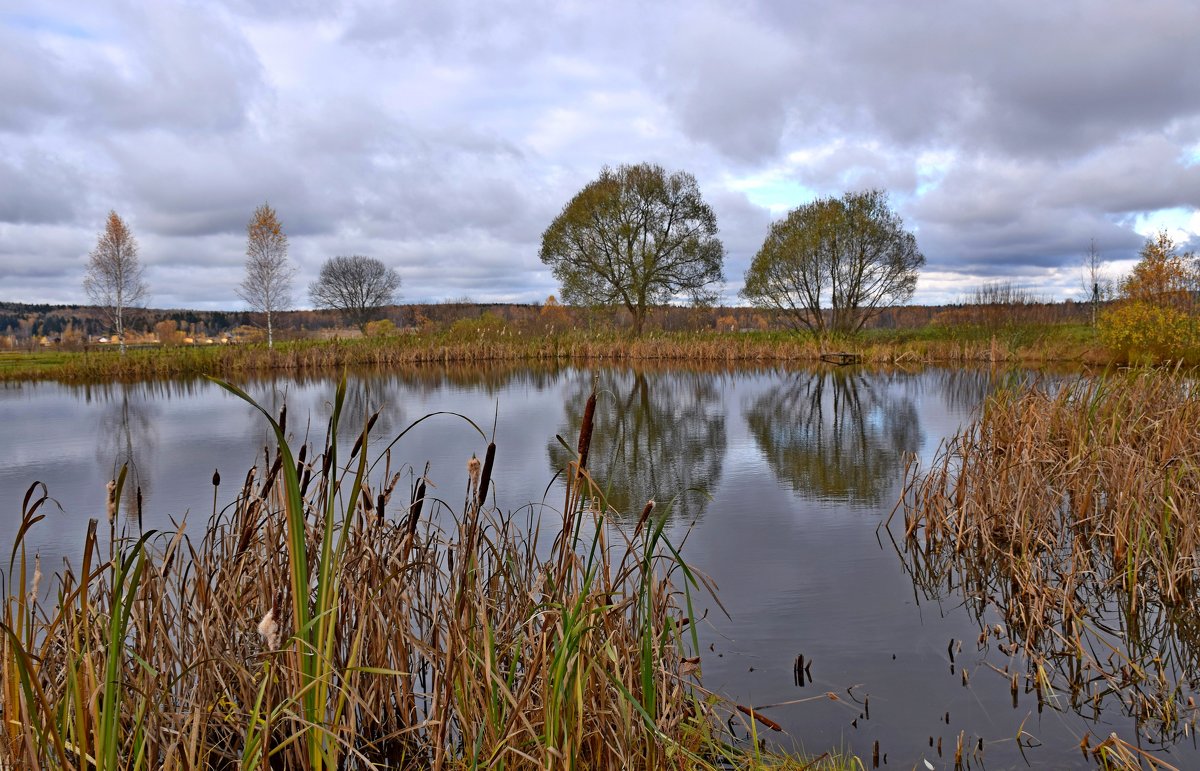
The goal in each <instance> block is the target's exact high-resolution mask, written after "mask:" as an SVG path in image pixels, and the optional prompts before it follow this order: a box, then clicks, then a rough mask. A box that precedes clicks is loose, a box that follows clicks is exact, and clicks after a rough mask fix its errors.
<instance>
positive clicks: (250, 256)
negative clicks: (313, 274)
mask: <svg viewBox="0 0 1200 771" xmlns="http://www.w3.org/2000/svg"><path fill="white" fill-rule="evenodd" d="M287 248H288V239H287V235H286V234H285V233H284V232H283V226H282V225H280V224H279V218H278V217H277V216H275V210H274V209H272V208H271V207H270V205H269V204H265V203H264V204H263V205H262V206H259V207H258V208H257V209H255V210H254V216H252V217H251V218H250V222H249V223H248V224H247V225H246V277H245V278H244V279H242V283H241V285H240V286H239V287H238V290H237V293H238V296H239V297H241V298H242V299H243V300H245V301H246V304H247V305H249V306H250V309H251V310H254V311H258V312H259V313H262V314H264V315H265V316H266V317H267V319H266V320H267V347H268V348H271V347H274V345H275V330H274V326H273V324H272V319H271V317H272V315H274V314H276V313H278V312H279V311H282V310H287V308H288V307H290V306H291V304H292V278H293V277H294V276H295V275H296V269H295V268H294V267H293V266H292V265H291V264H290V263H289V262H288V258H287Z"/></svg>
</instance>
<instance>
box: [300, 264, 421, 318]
mask: <svg viewBox="0 0 1200 771" xmlns="http://www.w3.org/2000/svg"><path fill="white" fill-rule="evenodd" d="M399 288H400V274H398V273H397V272H396V271H395V270H394V269H393V268H389V267H388V266H386V265H384V264H383V262H382V261H381V260H378V259H376V258H374V257H364V256H362V255H360V254H356V255H354V256H352V257H331V258H330V259H328V260H326V261H325V264H324V265H322V266H321V273H320V275H319V276H317V280H316V281H314V282H313V283H312V284H311V285H310V286H309V288H308V296H309V297H310V298H311V299H312V302H313V305H315V306H317V307H318V308H330V309H332V310H336V311H341V312H342V315H344V316H345V317H346V320H347V321H349V322H350V323H351V324H356V325H357V326H359V327H365V326H366V324H367V322H368V321H370V320H371V317H372V316H373V315H375V312H376V310H377V309H379V308H381V307H382V306H384V305H391V304H393V303H394V302H395V301H396V290H398V289H399Z"/></svg>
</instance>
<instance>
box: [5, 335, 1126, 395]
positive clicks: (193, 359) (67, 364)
mask: <svg viewBox="0 0 1200 771" xmlns="http://www.w3.org/2000/svg"><path fill="white" fill-rule="evenodd" d="M832 352H846V353H850V354H854V355H855V357H856V359H857V362H858V363H860V364H869V365H888V366H892V365H905V364H921V365H925V364H935V365H936V364H943V365H945V364H950V365H964V364H972V365H997V364H1007V365H1013V364H1018V365H1026V366H1045V365H1067V366H1071V367H1081V368H1094V367H1104V366H1108V365H1112V364H1118V363H1121V362H1119V361H1118V360H1117V358H1116V357H1114V356H1112V355H1111V354H1110V353H1109V352H1108V351H1107V350H1105V349H1104V348H1103V346H1102V345H1101V344H1100V343H1099V341H1098V340H1097V339H1096V335H1095V333H1094V331H1093V330H1091V329H1090V328H1089V327H1078V326H1076V325H1056V326H1048V327H1036V328H1034V327H1024V328H1016V329H1012V330H1005V331H1002V332H997V333H995V334H990V335H988V334H986V333H985V332H982V331H980V330H975V329H932V330H931V329H918V330H900V331H887V332H873V333H870V334H866V335H862V336H859V337H856V338H848V339H841V340H838V339H830V340H816V339H814V338H812V337H810V336H808V335H801V334H796V333H780V332H715V331H712V332H654V333H649V334H647V335H645V336H643V337H641V338H637V339H632V338H628V337H625V336H623V335H620V334H617V333H612V332H598V333H597V332H591V333H584V332H572V333H566V334H559V335H525V334H521V333H519V332H509V331H508V330H504V329H502V330H500V331H499V332H498V333H494V334H489V335H480V336H478V337H476V338H474V339H465V340H464V339H461V338H458V337H451V336H448V335H445V334H424V335H397V336H392V337H385V338H361V339H352V340H336V339H335V340H292V341H284V342H281V343H279V344H277V345H276V346H275V348H274V349H268V348H267V347H266V346H265V345H263V344H260V343H255V344H248V345H236V346H229V345H224V346H218V345H206V346H173V347H165V346H160V347H152V348H150V347H148V348H137V349H130V350H129V351H128V353H127V354H126V355H125V356H124V357H121V356H120V354H119V353H118V352H117V351H116V350H115V349H102V350H96V349H95V348H92V349H89V350H85V351H68V350H44V351H34V352H28V351H20V352H18V351H13V352H3V353H0V381H2V382H22V381H58V382H62V383H82V382H96V381H106V380H119V381H139V380H154V379H161V378H174V377H193V376H201V375H210V376H214V377H240V376H246V375H256V374H267V373H279V372H293V373H295V372H307V371H315V370H328V369H337V368H345V367H384V368H387V367H399V366H417V365H427V364H439V365H446V364H457V365H467V366H475V365H486V364H494V363H500V362H505V363H514V364H548V363H553V364H572V363H580V362H585V363H634V362H655V361H657V362H664V363H667V362H700V363H707V364H729V365H747V364H770V365H779V364H788V363H802V364H819V363H820V362H821V356H822V354H828V353H832Z"/></svg>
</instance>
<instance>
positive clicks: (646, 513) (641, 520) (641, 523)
mask: <svg viewBox="0 0 1200 771" xmlns="http://www.w3.org/2000/svg"><path fill="white" fill-rule="evenodd" d="M652 511H654V499H653V498H651V499H650V500H648V501H646V506H645V508H643V509H642V515H641V516H640V517H638V521H637V527H635V528H634V530H633V537H634V538H637V535H638V533H640V532H642V528H643V527H645V525H646V520H647V519H649V518H650V512H652Z"/></svg>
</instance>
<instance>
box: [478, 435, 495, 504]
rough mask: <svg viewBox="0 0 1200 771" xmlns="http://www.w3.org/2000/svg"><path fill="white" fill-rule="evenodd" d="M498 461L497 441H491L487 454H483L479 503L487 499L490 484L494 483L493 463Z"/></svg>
mask: <svg viewBox="0 0 1200 771" xmlns="http://www.w3.org/2000/svg"><path fill="white" fill-rule="evenodd" d="M495 461H496V443H495V442H490V443H489V444H488V448H487V454H486V455H484V456H483V473H482V475H481V476H480V477H479V505H480V506H482V505H483V504H484V502H485V501H486V500H487V494H488V485H490V484H491V483H492V464H493V463H495Z"/></svg>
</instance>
